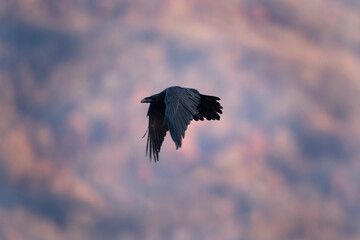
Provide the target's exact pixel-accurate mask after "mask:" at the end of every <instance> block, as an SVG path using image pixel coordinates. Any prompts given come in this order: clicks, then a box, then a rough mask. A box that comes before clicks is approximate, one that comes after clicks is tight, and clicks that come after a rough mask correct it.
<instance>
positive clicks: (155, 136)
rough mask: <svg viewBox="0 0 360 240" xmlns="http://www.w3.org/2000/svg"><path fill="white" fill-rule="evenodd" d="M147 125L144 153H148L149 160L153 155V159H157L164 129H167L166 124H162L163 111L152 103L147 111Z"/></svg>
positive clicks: (163, 136)
mask: <svg viewBox="0 0 360 240" xmlns="http://www.w3.org/2000/svg"><path fill="white" fill-rule="evenodd" d="M148 116H149V127H148V137H147V143H146V155H149V157H150V160H151V158H152V157H153V158H154V161H155V162H157V161H159V152H160V148H161V145H162V143H163V142H164V138H165V135H166V131H167V130H168V128H167V126H163V120H164V111H162V110H161V109H158V108H156V107H154V105H153V104H150V106H149V111H148Z"/></svg>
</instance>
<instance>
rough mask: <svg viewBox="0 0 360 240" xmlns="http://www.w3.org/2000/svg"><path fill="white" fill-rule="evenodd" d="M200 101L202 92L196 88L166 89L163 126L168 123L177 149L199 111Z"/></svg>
mask: <svg viewBox="0 0 360 240" xmlns="http://www.w3.org/2000/svg"><path fill="white" fill-rule="evenodd" d="M199 103H200V94H199V92H198V91H197V90H195V89H190V88H180V87H171V88H168V89H167V90H166V95H165V105H166V107H165V118H164V123H163V126H166V125H168V127H169V131H170V135H171V138H172V139H173V140H174V142H175V145H176V149H178V148H179V147H181V140H182V138H184V137H185V130H186V129H187V126H188V125H189V123H190V121H191V120H192V119H193V117H194V115H195V114H196V113H197V111H196V109H197V107H198V105H199Z"/></svg>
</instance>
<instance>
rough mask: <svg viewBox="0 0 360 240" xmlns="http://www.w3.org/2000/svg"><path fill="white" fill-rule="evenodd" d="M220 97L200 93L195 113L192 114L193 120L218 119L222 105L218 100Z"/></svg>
mask: <svg viewBox="0 0 360 240" xmlns="http://www.w3.org/2000/svg"><path fill="white" fill-rule="evenodd" d="M219 100H220V98H218V97H215V96H208V95H203V94H200V104H199V106H198V109H197V113H196V114H195V115H194V120H195V121H198V120H201V121H203V120H204V118H206V119H207V120H215V119H216V120H220V115H219V114H222V110H221V109H223V107H222V106H221V105H220V103H219V102H218V101H219Z"/></svg>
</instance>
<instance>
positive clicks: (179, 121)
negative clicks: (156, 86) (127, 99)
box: [141, 86, 222, 162]
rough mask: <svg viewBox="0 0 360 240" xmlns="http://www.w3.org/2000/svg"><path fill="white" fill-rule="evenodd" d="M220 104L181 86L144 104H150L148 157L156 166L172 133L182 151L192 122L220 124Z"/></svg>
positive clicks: (177, 146) (159, 94)
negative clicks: (163, 146)
mask: <svg viewBox="0 0 360 240" xmlns="http://www.w3.org/2000/svg"><path fill="white" fill-rule="evenodd" d="M218 100H220V98H218V97H215V96H207V95H203V94H200V93H199V91H198V90H196V89H193V88H182V87H178V86H175V87H169V88H167V89H165V90H164V91H162V92H161V93H158V94H155V95H152V96H150V97H147V98H144V99H143V100H141V103H150V106H149V110H148V112H147V116H148V117H149V126H148V129H147V133H148V137H147V143H146V155H148V154H149V157H150V161H151V158H152V157H153V158H154V161H155V162H156V161H159V152H160V148H161V144H162V143H163V141H164V138H165V135H166V132H167V131H168V130H169V131H170V135H171V138H172V139H173V141H174V142H175V145H176V149H178V148H179V147H181V140H182V138H184V137H185V130H186V129H187V126H188V125H189V124H190V121H191V120H192V119H194V120H195V121H198V120H201V121H203V120H204V118H206V119H207V120H215V119H216V120H220V115H219V114H221V113H222V110H221V109H222V106H221V105H220V103H219V102H218ZM145 135H146V133H145ZM145 135H144V137H145Z"/></svg>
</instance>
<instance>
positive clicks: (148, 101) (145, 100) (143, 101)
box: [141, 97, 151, 103]
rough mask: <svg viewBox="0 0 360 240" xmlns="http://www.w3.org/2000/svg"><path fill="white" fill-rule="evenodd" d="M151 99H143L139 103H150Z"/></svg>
mask: <svg viewBox="0 0 360 240" xmlns="http://www.w3.org/2000/svg"><path fill="white" fill-rule="evenodd" d="M150 102H151V99H150V98H149V97H146V98H144V99H143V100H141V103H150Z"/></svg>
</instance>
